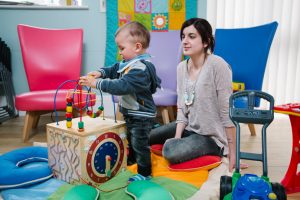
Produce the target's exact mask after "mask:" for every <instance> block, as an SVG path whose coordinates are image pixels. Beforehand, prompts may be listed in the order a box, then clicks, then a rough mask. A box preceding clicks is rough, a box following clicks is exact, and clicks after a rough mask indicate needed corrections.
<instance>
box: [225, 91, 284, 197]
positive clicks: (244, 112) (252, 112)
mask: <svg viewBox="0 0 300 200" xmlns="http://www.w3.org/2000/svg"><path fill="white" fill-rule="evenodd" d="M239 98H247V102H248V105H247V107H243V108H241V107H235V106H234V105H235V102H236V101H238V99H239ZM260 99H264V100H266V101H267V102H268V103H269V109H268V110H261V109H259V108H256V106H255V105H256V104H257V102H259V100H260ZM236 105H238V104H236ZM273 108H274V98H273V97H272V96H271V95H269V94H267V93H265V92H261V91H254V90H245V91H241V92H236V93H234V94H232V95H231V97H230V99H229V116H230V119H231V120H232V122H233V123H234V125H235V127H236V166H235V171H234V173H233V176H232V177H231V176H222V177H221V180H220V200H248V199H259V200H270V199H273V200H286V193H285V189H284V187H283V186H282V185H281V184H279V183H271V182H270V181H269V177H268V167H267V147H266V146H267V144H266V129H267V127H268V126H269V125H270V123H271V122H272V121H273V119H274V111H273ZM239 123H247V124H249V123H251V124H262V125H263V126H262V153H261V154H258V153H249V152H241V151H240V125H239ZM240 159H246V160H254V161H261V162H262V163H263V174H262V176H257V175H255V174H244V175H242V174H241V173H240Z"/></svg>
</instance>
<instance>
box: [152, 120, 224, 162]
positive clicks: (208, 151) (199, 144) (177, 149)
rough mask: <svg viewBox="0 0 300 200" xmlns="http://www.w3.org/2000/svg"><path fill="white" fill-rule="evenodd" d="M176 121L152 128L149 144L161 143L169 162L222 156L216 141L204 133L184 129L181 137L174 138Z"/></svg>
mask: <svg viewBox="0 0 300 200" xmlns="http://www.w3.org/2000/svg"><path fill="white" fill-rule="evenodd" d="M175 133H176V123H175V122H172V123H170V124H167V125H165V126H161V127H158V128H156V129H153V130H152V131H151V133H150V144H163V143H164V142H165V140H167V139H168V138H171V139H168V140H167V141H166V142H165V144H164V147H163V156H164V157H165V158H166V159H167V160H168V161H169V162H170V163H171V164H176V163H181V162H185V161H188V160H192V159H194V158H197V157H200V156H204V155H216V156H222V154H223V150H222V149H221V148H220V147H219V146H218V145H217V144H216V142H215V141H214V140H213V139H212V138H210V137H208V136H204V135H200V134H197V133H194V132H191V131H187V130H184V132H183V134H182V137H181V138H174V136H175Z"/></svg>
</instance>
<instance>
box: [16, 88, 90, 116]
mask: <svg viewBox="0 0 300 200" xmlns="http://www.w3.org/2000/svg"><path fill="white" fill-rule="evenodd" d="M69 91H70V90H67V89H61V90H59V91H58V93H57V96H56V110H65V109H66V103H67V101H66V97H67V94H68V92H69ZM84 92H86V91H84ZM55 93H56V90H43V91H33V92H26V93H23V94H20V95H17V96H16V108H17V109H18V110H22V111H39V110H54V96H55ZM94 99H95V94H93V95H91V100H90V104H91V106H93V105H95V101H94ZM73 101H74V102H75V103H77V102H78V97H77V95H74V100H73ZM85 101H86V96H85V94H83V97H82V102H85Z"/></svg>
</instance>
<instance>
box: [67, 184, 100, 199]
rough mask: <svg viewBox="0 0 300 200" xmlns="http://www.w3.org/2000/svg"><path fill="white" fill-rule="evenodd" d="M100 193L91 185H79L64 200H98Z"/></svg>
mask: <svg viewBox="0 0 300 200" xmlns="http://www.w3.org/2000/svg"><path fill="white" fill-rule="evenodd" d="M99 195H100V193H99V191H98V190H97V189H95V188H93V187H92V186H89V185H77V186H75V187H73V188H72V189H71V190H69V191H68V192H67V193H66V194H65V196H64V198H63V200H97V199H98V198H99Z"/></svg>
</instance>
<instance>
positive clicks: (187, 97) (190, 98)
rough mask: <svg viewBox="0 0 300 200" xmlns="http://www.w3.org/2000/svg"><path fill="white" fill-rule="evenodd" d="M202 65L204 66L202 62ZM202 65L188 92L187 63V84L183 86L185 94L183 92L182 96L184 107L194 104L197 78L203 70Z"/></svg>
mask: <svg viewBox="0 0 300 200" xmlns="http://www.w3.org/2000/svg"><path fill="white" fill-rule="evenodd" d="M203 65H204V62H203ZM203 65H202V67H201V69H200V71H199V72H198V75H197V78H196V80H195V82H194V84H193V86H192V87H190V88H191V89H190V90H188V85H189V83H188V82H189V77H188V63H187V73H186V74H187V77H186V80H187V83H186V85H185V92H184V95H183V98H184V103H185V105H186V106H191V105H192V104H193V103H194V98H195V87H196V85H197V81H198V79H199V76H200V73H201V71H202V68H203Z"/></svg>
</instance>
